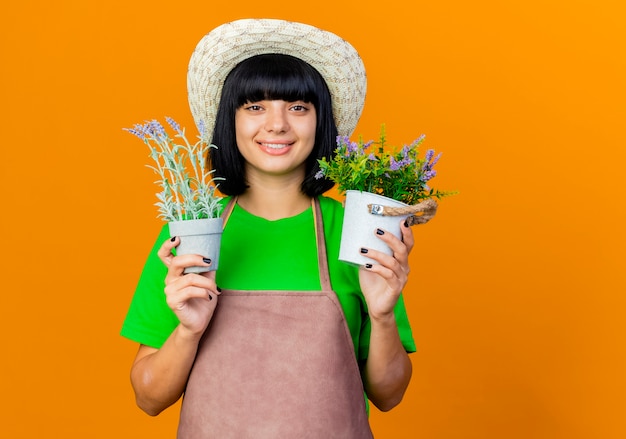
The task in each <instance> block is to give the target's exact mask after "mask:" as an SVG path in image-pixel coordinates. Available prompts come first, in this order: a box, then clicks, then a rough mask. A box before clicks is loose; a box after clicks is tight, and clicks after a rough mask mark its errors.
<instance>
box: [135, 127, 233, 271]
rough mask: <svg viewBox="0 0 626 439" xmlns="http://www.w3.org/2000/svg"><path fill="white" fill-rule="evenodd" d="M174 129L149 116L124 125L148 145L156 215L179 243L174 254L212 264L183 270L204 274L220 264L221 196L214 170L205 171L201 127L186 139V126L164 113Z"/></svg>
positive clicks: (212, 146) (205, 148)
mask: <svg viewBox="0 0 626 439" xmlns="http://www.w3.org/2000/svg"><path fill="white" fill-rule="evenodd" d="M165 120H166V121H167V123H168V125H169V127H170V128H171V129H172V130H173V131H174V133H175V134H174V136H173V137H172V136H170V135H169V134H168V132H167V130H166V129H165V127H164V126H163V125H162V124H161V123H160V122H158V121H156V120H152V121H149V122H146V123H144V124H135V126H134V127H133V128H125V130H126V131H128V132H129V133H131V134H133V135H135V136H137V137H139V138H140V139H141V140H143V141H144V142H145V144H146V145H148V148H149V149H150V157H151V158H152V160H153V164H152V165H146V166H148V167H149V168H150V169H152V170H153V171H154V172H155V173H156V174H157V175H158V177H159V178H158V179H157V181H155V183H156V184H158V185H159V186H160V187H161V191H160V192H158V193H157V194H156V196H157V199H158V202H157V203H155V205H156V206H157V207H158V210H159V215H158V216H159V217H160V218H161V219H163V220H164V221H167V222H168V226H169V231H170V236H172V237H178V238H179V239H180V243H179V244H178V246H177V247H176V254H178V255H183V254H198V255H202V256H203V257H204V258H205V259H210V260H211V265H210V266H204V267H200V266H198V267H188V268H186V269H185V273H202V272H205V271H213V270H217V268H218V264H219V254H220V242H221V236H222V228H223V224H222V218H220V216H219V215H220V210H221V205H220V203H219V202H220V200H221V199H222V197H220V196H219V195H217V193H216V189H217V186H218V185H217V184H216V181H215V180H216V179H215V178H213V177H212V174H213V170H208V169H207V164H206V158H207V153H208V151H209V148H215V146H214V145H211V144H209V143H208V142H207V141H206V138H205V136H204V134H203V129H202V127H200V135H199V136H198V141H197V142H195V143H191V142H189V141H188V140H187V137H186V135H185V129H184V128H181V127H180V126H179V125H178V123H176V121H174V120H173V119H172V118H169V117H166V118H165Z"/></svg>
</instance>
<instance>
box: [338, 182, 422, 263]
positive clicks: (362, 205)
mask: <svg viewBox="0 0 626 439" xmlns="http://www.w3.org/2000/svg"><path fill="white" fill-rule="evenodd" d="M368 204H377V205H381V206H390V207H406V206H407V205H406V204H404V203H401V202H399V201H396V200H393V199H391V198H387V197H383V196H382V195H377V194H372V193H370V192H361V191H346V202H345V215H344V219H343V227H342V230H341V245H340V247H339V260H340V261H343V262H347V263H350V264H354V265H365V264H376V263H377V262H375V261H374V260H373V259H370V258H368V257H366V256H365V255H363V254H362V253H361V248H363V247H365V248H368V249H375V250H378V251H380V252H383V253H385V254H388V255H392V254H393V252H392V251H391V249H390V248H389V246H388V245H387V244H385V243H384V242H383V241H382V240H381V239H380V238H379V237H378V235H376V229H383V230H385V231H386V232H389V233H392V234H393V235H395V236H397V237H398V238H400V239H401V238H402V232H401V230H400V224H401V223H402V221H404V220H405V219H406V218H408V217H409V216H410V215H401V216H380V215H375V214H372V213H370V209H369V208H368Z"/></svg>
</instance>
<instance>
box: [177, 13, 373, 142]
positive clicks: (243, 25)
mask: <svg viewBox="0 0 626 439" xmlns="http://www.w3.org/2000/svg"><path fill="white" fill-rule="evenodd" d="M267 53H280V54H285V55H292V56H295V57H297V58H300V59H302V60H303V61H305V62H307V63H309V64H310V65H311V66H313V67H314V68H315V69H317V71H318V72H319V73H320V74H321V75H322V77H323V78H324V80H325V81H326V84H327V85H328V89H329V91H330V95H331V99H332V105H333V116H334V118H335V123H336V124H337V130H338V132H339V135H341V136H350V135H351V134H352V132H353V131H354V129H355V128H356V124H357V122H358V121H359V118H360V116H361V112H362V110H363V104H364V102H365V92H366V87H367V80H366V76H365V67H364V66H363V61H362V60H361V58H360V56H359V54H358V53H357V51H356V50H355V49H354V47H352V45H350V43H348V42H347V41H345V40H343V39H342V38H340V37H338V36H337V35H335V34H333V33H331V32H328V31H324V30H321V29H318V28H316V27H313V26H310V25H307V24H303V23H296V22H290V21H284V20H274V19H243V20H237V21H233V22H230V23H225V24H223V25H221V26H219V27H217V28H215V29H213V30H212V31H211V32H209V33H208V34H207V35H205V36H204V37H203V38H202V39H201V40H200V42H199V43H198V45H197V46H196V49H195V50H194V52H193V54H192V56H191V59H190V61H189V69H188V73H187V90H188V98H189V106H190V108H191V113H192V115H193V117H194V120H195V122H196V126H198V127H200V126H203V128H204V130H205V132H206V133H207V134H211V133H212V132H213V127H214V124H215V116H216V114H217V108H218V105H219V101H220V96H221V94H222V87H223V85H224V81H225V79H226V77H227V76H228V74H229V73H230V71H231V70H232V69H233V68H234V67H235V66H236V65H237V64H238V63H240V62H241V61H243V60H244V59H247V58H250V57H252V56H255V55H261V54H267Z"/></svg>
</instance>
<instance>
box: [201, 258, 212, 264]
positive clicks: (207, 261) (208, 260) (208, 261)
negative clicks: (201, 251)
mask: <svg viewBox="0 0 626 439" xmlns="http://www.w3.org/2000/svg"><path fill="white" fill-rule="evenodd" d="M202 260H203V261H204V263H205V264H210V263H211V260H210V259H209V258H202Z"/></svg>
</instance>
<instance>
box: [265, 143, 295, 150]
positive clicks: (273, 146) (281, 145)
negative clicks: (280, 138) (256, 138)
mask: <svg viewBox="0 0 626 439" xmlns="http://www.w3.org/2000/svg"><path fill="white" fill-rule="evenodd" d="M259 144H260V145H261V146H263V147H265V148H269V149H283V148H287V147H288V146H291V143H264V142H261V143H259Z"/></svg>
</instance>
